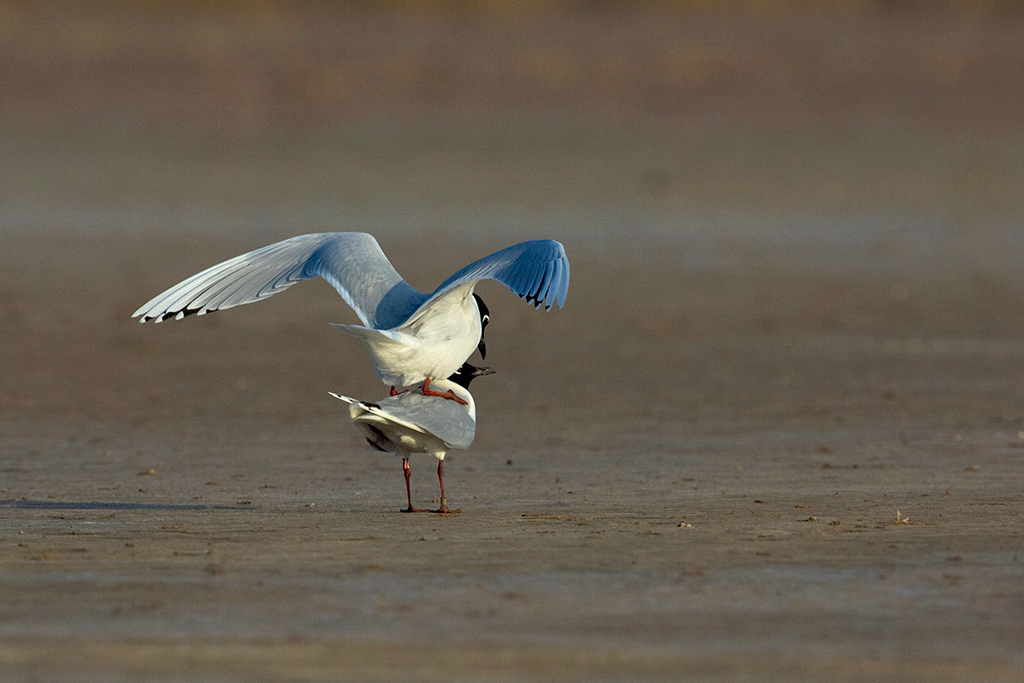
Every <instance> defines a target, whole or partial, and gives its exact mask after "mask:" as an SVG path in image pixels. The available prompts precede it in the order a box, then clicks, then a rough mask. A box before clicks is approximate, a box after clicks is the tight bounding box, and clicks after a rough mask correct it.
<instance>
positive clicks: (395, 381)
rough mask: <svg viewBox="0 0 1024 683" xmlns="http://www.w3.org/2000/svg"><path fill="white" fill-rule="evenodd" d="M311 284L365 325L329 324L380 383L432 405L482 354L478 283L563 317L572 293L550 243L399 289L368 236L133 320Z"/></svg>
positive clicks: (210, 273)
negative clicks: (326, 286) (355, 347)
mask: <svg viewBox="0 0 1024 683" xmlns="http://www.w3.org/2000/svg"><path fill="white" fill-rule="evenodd" d="M314 277H322V278H323V279H324V280H327V282H329V283H330V284H331V285H332V286H333V287H334V288H335V289H336V290H338V293H339V294H341V297H342V298H343V299H344V300H345V303H347V304H348V305H349V306H351V307H352V310H354V311H355V313H356V315H357V316H358V317H359V320H360V321H361V322H362V325H340V324H336V323H331V324H332V326H333V327H335V328H337V329H338V330H340V331H342V332H344V333H346V334H349V335H352V336H353V337H356V338H357V339H359V340H360V341H361V342H362V343H363V344H364V345H365V346H366V348H367V349H368V350H369V352H370V357H371V358H372V359H373V366H374V370H375V371H376V372H377V376H378V377H380V379H381V381H383V382H384V384H386V385H387V384H390V385H391V386H392V387H395V386H411V385H414V384H419V383H421V382H422V383H423V387H422V393H423V394H426V395H428V396H429V395H432V393H433V390H431V388H430V383H431V381H436V380H443V379H445V378H447V377H449V376H451V375H452V374H454V373H455V371H456V370H458V369H459V367H461V365H462V363H463V362H465V361H466V360H467V359H468V358H469V357H470V355H472V353H473V351H474V350H477V349H479V350H480V355H481V357H483V356H484V354H486V346H485V345H484V342H483V329H484V326H485V325H486V324H487V322H488V321H489V319H490V314H489V312H488V310H487V306H485V305H484V303H483V300H482V299H480V297H479V296H478V295H476V294H475V293H474V291H473V290H474V288H475V287H476V284H477V283H478V282H479V281H481V280H496V281H497V282H500V283H501V284H503V285H505V286H506V287H508V288H509V289H511V290H512V291H513V292H514V293H515V294H517V295H518V296H519V297H520V298H522V299H525V300H526V301H527V302H528V303H533V304H534V307H535V308H540V307H541V306H542V305H543V306H544V308H545V310H550V309H551V307H552V306H553V305H555V304H557V305H558V307H559V308H561V307H562V306H563V305H564V304H565V297H566V295H567V294H568V292H569V259H568V257H567V256H566V254H565V248H564V247H563V246H562V245H561V244H560V243H559V242H556V241H554V240H533V241H529V242H520V243H519V244H515V245H512V246H511V247H506V248H505V249H502V250H500V251H497V252H495V253H493V254H491V255H490V256H485V257H483V258H482V259H479V260H478V261H474V262H473V263H471V264H469V265H468V266H466V267H465V268H462V269H461V270H459V271H458V272H456V273H455V274H454V275H452V276H451V277H449V278H448V279H447V280H445V281H444V282H442V283H441V284H440V285H439V286H438V287H437V289H435V290H434V291H433V292H430V293H429V294H426V293H423V292H419V291H417V290H415V289H413V288H412V286H410V285H409V284H408V283H407V282H406V281H405V280H404V279H402V276H400V275H399V274H398V273H397V272H396V271H395V269H394V267H393V266H392V265H391V263H390V261H388V259H387V257H386V256H385V255H384V252H383V251H382V250H381V248H380V246H379V245H378V244H377V240H375V239H374V238H373V236H372V235H368V234H366V233H361V232H328V233H318V234H312V235H299V236H297V237H292V238H290V239H286V240H284V241H281V242H277V243H275V244H271V245H269V246H266V247H263V248H262V249H257V250H255V251H251V252H249V253H247V254H242V255H241V256H236V257H235V258H233V259H229V260H227V261H224V262H223V263H219V264H217V265H215V266H212V267H210V268H207V269H206V270H204V271H202V272H201V273H198V274H196V275H193V276H192V277H190V278H188V279H187V280H184V281H183V282H180V283H178V284H176V285H175V286H173V287H171V288H170V289H168V290H167V291H165V292H163V293H162V294H160V295H158V296H156V297H154V298H153V299H152V300H150V301H149V302H147V303H146V304H145V305H143V306H142V307H140V308H139V310H137V311H135V313H134V314H132V317H133V318H135V317H138V318H139V319H140V320H139V322H143V323H144V322H146V321H148V320H155V321H156V322H161V321H163V320H166V319H167V318H174V319H176V320H180V319H181V318H184V317H185V316H188V315H192V314H196V315H205V314H206V313H209V312H210V311H218V310H222V309H225V308H231V307H233V306H238V305H240V304H247V303H251V302H253V301H259V300H260V299H265V298H267V297H269V296H272V295H274V294H276V293H278V292H280V291H282V290H284V289H287V288H288V287H291V286H292V285H294V284H295V283H296V282H298V281H300V280H309V279H312V278H314ZM448 398H452V397H451V396H449V397H448ZM453 400H456V401H457V402H461V401H462V400H463V399H460V398H458V397H455V398H453Z"/></svg>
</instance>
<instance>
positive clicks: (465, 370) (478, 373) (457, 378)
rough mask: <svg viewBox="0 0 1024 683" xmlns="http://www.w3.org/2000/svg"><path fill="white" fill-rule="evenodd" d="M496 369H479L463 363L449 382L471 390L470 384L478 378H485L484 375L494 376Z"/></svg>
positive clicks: (450, 377) (449, 378)
mask: <svg viewBox="0 0 1024 683" xmlns="http://www.w3.org/2000/svg"><path fill="white" fill-rule="evenodd" d="M493 374H494V368H478V367H476V366H475V365H470V364H469V363H463V364H462V367H461V368H459V369H458V370H456V371H455V372H453V373H452V374H451V375H450V376H449V377H448V381H449V382H454V383H455V384H458V385H459V386H460V387H462V388H463V389H467V390H468V389H469V383H470V382H472V381H473V380H474V379H476V378H477V377H483V376H484V375H493Z"/></svg>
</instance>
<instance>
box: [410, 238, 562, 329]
mask: <svg viewBox="0 0 1024 683" xmlns="http://www.w3.org/2000/svg"><path fill="white" fill-rule="evenodd" d="M479 280H496V281H498V282H500V283H501V284H503V285H505V286H506V287H508V288H509V289H511V290H512V291H513V292H514V293H515V294H517V295H518V296H519V298H521V299H525V300H526V301H527V302H528V303H533V304H534V305H535V307H536V308H540V307H541V306H542V305H543V306H544V308H545V310H550V309H551V307H552V306H554V305H556V304H557V305H558V307H559V308H561V307H562V306H564V305H565V297H566V295H567V294H568V293H569V257H568V256H566V253H565V248H564V247H563V246H562V245H561V243H560V242H556V241H555V240H532V241H530V242H520V243H519V244H513V245H512V246H511V247H506V248H505V249H502V250H501V251H496V252H494V253H493V254H491V255H490V256H485V257H483V258H482V259H479V260H478V261H474V262H473V263H471V264H469V265H468V266H466V267H465V268H463V269H461V270H460V271H458V272H457V273H455V274H454V275H452V276H451V277H450V278H448V279H447V280H445V281H444V282H442V283H441V286H439V287H438V288H437V289H435V290H434V291H433V292H432V293H431V294H430V296H429V297H427V298H426V299H425V300H424V301H423V302H422V303H421V304H420V306H419V308H422V306H424V305H426V304H427V303H429V302H430V301H433V300H434V299H436V298H437V297H439V296H441V295H443V294H444V293H445V292H447V291H449V290H451V289H452V288H454V287H457V286H459V285H462V284H466V283H469V282H476V281H479ZM417 310H418V309H417ZM414 314H415V313H412V314H410V315H414Z"/></svg>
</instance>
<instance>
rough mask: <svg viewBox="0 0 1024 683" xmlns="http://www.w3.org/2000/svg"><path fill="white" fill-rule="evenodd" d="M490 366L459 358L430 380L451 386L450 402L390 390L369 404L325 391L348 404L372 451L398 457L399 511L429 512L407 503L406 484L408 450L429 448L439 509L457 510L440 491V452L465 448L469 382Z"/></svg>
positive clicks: (472, 416)
mask: <svg viewBox="0 0 1024 683" xmlns="http://www.w3.org/2000/svg"><path fill="white" fill-rule="evenodd" d="M493 373H494V370H492V369H491V368H477V367H474V366H472V365H470V364H469V363H463V364H462V367H460V368H459V369H458V370H456V371H455V372H454V373H453V374H452V375H451V376H450V377H448V378H447V379H443V380H435V381H434V385H435V386H436V387H440V388H441V389H444V390H445V391H450V392H452V393H453V394H455V395H456V396H458V397H459V398H461V399H462V401H460V402H457V403H453V402H451V401H446V400H443V399H442V398H438V397H436V396H434V395H432V394H424V393H423V392H422V386H423V385H420V387H419V390H418V391H417V390H415V389H414V390H410V391H403V392H401V393H397V392H393V393H392V395H391V396H388V397H387V398H385V399H382V400H380V401H378V402H377V403H369V402H367V401H360V400H358V399H354V398H349V397H348V396H340V395H338V394H335V393H334V392H329V393H330V394H331V396H333V397H334V398H337V399H340V400H342V401H345V402H346V403H348V404H349V408H348V409H349V417H350V418H351V419H352V424H354V425H355V427H356V429H358V430H359V431H360V432H362V434H363V436H365V437H366V441H367V443H369V444H370V446H372V447H373V448H374V449H375V450H378V451H383V452H385V453H394V454H395V455H397V456H401V458H402V469H403V470H404V471H405V495H406V499H407V500H408V503H409V507H407V508H406V509H404V510H402V512H428V511H427V510H420V509H418V508H414V507H413V506H412V489H411V488H410V486H409V476H410V470H409V455H410V454H411V453H428V454H430V455H433V456H434V457H435V458H437V481H438V483H439V484H440V485H441V506H440V507H439V508H438V509H437V510H430V511H429V512H438V513H444V514H454V513H457V512H462V509H461V508H459V509H457V510H451V509H449V508H448V499H447V498H445V495H444V456H445V455H446V454H447V453H448V451H449V450H450V449H452V448H456V449H460V450H462V449H466V448H469V445H470V444H471V443H473V437H474V436H475V435H476V404H475V403H474V402H473V396H472V395H471V394H470V393H469V383H470V382H472V381H473V380H474V379H475V378H477V377H480V376H482V375H490V374H493Z"/></svg>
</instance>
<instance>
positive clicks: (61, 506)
mask: <svg viewBox="0 0 1024 683" xmlns="http://www.w3.org/2000/svg"><path fill="white" fill-rule="evenodd" d="M0 508H7V509H15V510H245V509H251V508H248V506H246V507H241V506H237V507H236V506H234V505H171V504H164V503H103V502H100V501H83V502H66V501H57V500H14V499H7V500H0Z"/></svg>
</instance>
